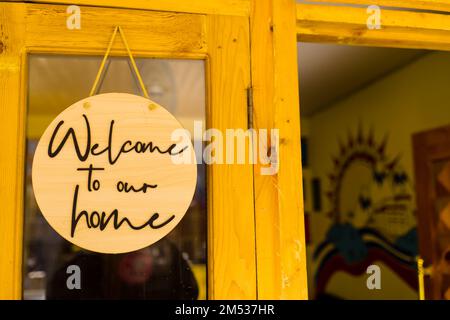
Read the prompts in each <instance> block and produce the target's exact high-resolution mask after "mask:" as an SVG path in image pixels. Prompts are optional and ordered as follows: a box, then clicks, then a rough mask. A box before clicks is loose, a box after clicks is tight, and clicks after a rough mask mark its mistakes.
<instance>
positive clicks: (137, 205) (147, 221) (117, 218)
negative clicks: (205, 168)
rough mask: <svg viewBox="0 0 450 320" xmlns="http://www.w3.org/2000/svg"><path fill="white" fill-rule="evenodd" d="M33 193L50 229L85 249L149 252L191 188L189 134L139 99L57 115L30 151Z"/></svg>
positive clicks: (126, 97)
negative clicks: (34, 148) (31, 154)
mask: <svg viewBox="0 0 450 320" xmlns="http://www.w3.org/2000/svg"><path fill="white" fill-rule="evenodd" d="M32 179H33V190H34V194H35V197H36V201H37V203H38V205H39V208H40V209H41V211H42V214H43V215H44V217H45V219H46V220H47V221H48V223H49V224H50V225H51V226H52V227H53V228H54V229H55V230H56V232H58V233H59V234H60V235H61V236H63V237H64V238H65V239H66V240H68V241H70V242H72V243H74V244H75V245H77V246H79V247H82V248H84V249H87V250H91V251H96V252H102V253H123V252H130V251H134V250H138V249H141V248H143V247H146V246H149V245H151V244H153V243H155V242H156V241H158V240H159V239H161V238H162V237H164V236H165V235H167V234H168V233H169V232H170V231H171V230H172V229H173V228H174V227H175V226H176V225H177V224H178V223H179V222H180V220H181V219H182V218H183V216H184V214H185V213H186V211H187V209H188V208H189V205H190V203H191V201H192V197H193V195H194V191H195V186H196V182H197V167H196V162H195V153H194V148H193V146H192V143H191V140H190V135H189V133H188V132H187V131H186V130H184V129H183V128H182V127H181V125H180V123H179V122H178V121H177V120H176V119H175V118H174V117H173V116H172V115H171V114H170V113H169V112H168V111H167V110H166V109H164V108H163V107H161V106H160V105H158V104H156V103H154V102H152V101H150V100H148V99H146V98H143V97H139V96H135V95H131V94H124V93H108V94H101V95H97V96H92V97H89V98H86V99H84V100H81V101H79V102H77V103H75V104H73V105H72V106H70V107H69V108H67V109H66V110H64V111H63V112H62V113H61V114H59V115H58V116H57V117H56V118H55V119H54V120H53V122H52V123H51V124H50V126H49V127H48V128H47V129H46V130H45V132H44V134H43V136H42V137H41V139H40V141H39V144H38V146H37V148H36V153H35V155H34V159H33V169H32Z"/></svg>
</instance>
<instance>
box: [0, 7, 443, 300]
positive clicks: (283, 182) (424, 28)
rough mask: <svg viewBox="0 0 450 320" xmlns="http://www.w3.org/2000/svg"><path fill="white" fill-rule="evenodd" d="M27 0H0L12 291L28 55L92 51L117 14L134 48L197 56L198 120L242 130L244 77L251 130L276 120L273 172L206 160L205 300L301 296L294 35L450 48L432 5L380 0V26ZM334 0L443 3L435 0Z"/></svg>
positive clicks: (343, 17)
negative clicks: (203, 86)
mask: <svg viewBox="0 0 450 320" xmlns="http://www.w3.org/2000/svg"><path fill="white" fill-rule="evenodd" d="M15 2H17V3H15ZM28 2H29V3H21V2H20V1H8V2H7V3H5V2H0V24H1V26H2V30H3V32H2V33H0V71H1V72H0V88H1V89H0V119H1V120H2V134H1V135H0V146H1V149H2V152H1V153H0V203H2V211H1V213H0V244H1V245H0V249H1V252H0V298H10V299H11V298H16V299H17V298H20V297H21V277H22V229H23V174H24V169H23V168H24V156H25V154H24V151H25V121H26V117H25V114H26V95H25V92H26V90H27V88H26V85H27V81H26V80H27V79H26V74H27V55H28V54H29V53H38V52H39V53H56V54H96V55H101V54H102V53H103V50H104V47H105V46H104V44H105V43H107V38H108V36H109V32H108V31H109V30H110V29H111V28H112V27H113V26H114V25H116V24H118V23H121V24H123V26H124V27H125V26H126V27H127V28H131V29H132V30H134V32H129V33H128V34H127V36H128V37H129V38H130V39H129V42H130V43H132V44H133V51H134V52H135V53H136V56H141V57H165V58H191V59H204V60H205V61H206V64H207V78H208V104H207V105H208V107H207V109H208V110H207V114H208V123H207V125H208V126H209V127H215V128H219V129H226V128H237V127H240V128H244V129H245V128H247V110H246V108H247V107H246V104H247V102H246V99H247V97H246V93H245V92H246V89H247V88H248V87H250V86H252V88H253V126H254V128H256V129H258V128H263V129H272V128H275V129H279V130H280V148H279V150H278V152H279V154H278V157H276V158H278V163H277V165H278V168H279V171H278V173H277V174H276V175H273V176H263V175H261V174H260V168H259V166H258V165H256V166H254V167H253V170H252V168H251V167H250V166H241V167H236V166H227V167H225V166H224V167H221V166H212V167H211V168H210V169H209V170H210V171H209V173H210V174H209V180H208V194H209V195H210V199H212V201H210V202H209V207H208V214H209V218H210V219H209V220H208V221H209V226H208V230H209V234H208V241H209V252H208V263H209V267H208V271H209V277H208V282H209V298H212V299H219V298H224V299H226V298H242V299H254V298H259V299H306V298H307V280H306V279H307V277H306V257H305V241H304V240H305V239H304V221H303V198H302V196H301V195H302V172H301V154H300V115H299V99H298V94H299V93H298V78H297V77H298V75H297V50H296V40H297V41H312V42H328V43H344V44H351V45H372V46H387V47H405V48H425V49H437V50H450V21H449V19H448V15H444V14H439V13H430V12H426V13H419V12H411V11H401V10H400V11H399V10H397V11H394V10H388V9H382V16H381V21H382V23H381V29H380V30H368V29H367V25H366V21H367V12H366V8H365V7H359V8H358V7H351V8H350V7H338V6H333V5H323V4H321V5H315V4H296V3H295V0H191V1H188V2H186V1H183V0H136V1H123V0H71V1H70V2H69V1H58V0H35V1H28ZM316 2H323V1H322V0H316ZM327 2H328V1H327ZM339 2H342V3H349V4H359V5H361V6H363V5H370V4H375V5H380V6H383V5H393V6H397V7H401V8H415V9H419V10H423V9H426V10H434V11H445V12H450V5H449V4H448V2H447V0H371V1H370V3H367V1H366V0H341V1H339ZM41 3H42V4H41ZM58 4H59V5H58ZM61 4H77V5H80V6H86V7H83V8H84V9H85V12H86V13H87V16H86V17H87V18H88V19H87V21H86V20H85V21H84V23H85V25H84V28H85V30H80V32H78V33H71V34H70V36H67V32H68V31H67V30H66V29H65V10H64V9H65V6H62V5H61ZM128 9H140V10H128ZM119 10H120V15H119V14H118V13H119ZM163 12H165V13H163ZM86 17H85V18H86ZM86 23H87V24H86ZM91 28H94V30H96V32H95V34H94V33H90V32H89V31H88V30H90V29H91ZM143 28H144V29H145V36H144V35H143V34H142V33H141V32H142V31H140V30H142V29H143ZM154 30H158V32H157V33H156V32H154ZM161 30H166V31H167V32H166V33H165V35H164V36H161V32H160V31H161ZM119 45H120V44H119ZM114 54H115V55H125V51H124V48H123V47H120V46H119V47H115V49H114ZM230 66H233V68H232V69H231V71H230ZM300 81H301V79H300ZM227 84H228V85H227ZM231 115H232V116H231ZM252 183H253V185H252ZM253 189H254V191H253ZM243 198H244V199H245V200H244V201H243V200H242V199H243ZM230 199H239V201H236V202H234V201H230ZM225 244H226V245H225Z"/></svg>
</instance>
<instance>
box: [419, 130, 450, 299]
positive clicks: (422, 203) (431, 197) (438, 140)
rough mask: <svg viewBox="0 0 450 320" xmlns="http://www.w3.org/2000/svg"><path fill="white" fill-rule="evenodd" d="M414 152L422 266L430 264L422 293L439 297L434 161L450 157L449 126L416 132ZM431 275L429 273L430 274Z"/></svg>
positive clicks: (440, 295) (439, 276) (439, 277)
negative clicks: (449, 147)
mask: <svg viewBox="0 0 450 320" xmlns="http://www.w3.org/2000/svg"><path fill="white" fill-rule="evenodd" d="M412 144H413V153H414V173H415V177H416V181H421V182H422V183H421V184H417V183H416V199H417V211H418V212H417V218H418V221H421V222H422V224H418V226H417V227H418V233H419V240H420V241H419V249H420V253H421V257H422V258H423V259H424V263H425V267H429V266H432V269H431V272H436V271H437V274H433V273H432V274H428V275H426V277H425V297H426V298H428V299H435V300H439V299H441V298H442V294H441V292H440V289H441V284H440V282H441V275H440V274H439V265H438V261H439V260H440V257H439V256H438V255H437V253H438V248H437V247H438V245H437V243H436V239H437V233H438V230H436V222H437V221H436V220H437V217H436V212H435V211H436V208H435V201H436V191H435V189H436V186H435V185H433V182H434V181H433V180H434V179H433V172H432V165H433V162H436V161H440V160H444V159H448V158H450V151H449V149H448V145H449V144H450V127H449V126H444V127H439V128H434V129H431V130H427V131H422V132H418V133H415V134H414V135H413V137H412ZM429 276H431V277H429Z"/></svg>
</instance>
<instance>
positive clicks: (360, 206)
mask: <svg viewBox="0 0 450 320" xmlns="http://www.w3.org/2000/svg"><path fill="white" fill-rule="evenodd" d="M387 143H388V136H387V135H386V136H385V138H384V139H382V141H381V142H376V141H375V139H374V133H373V130H370V131H369V132H368V133H367V134H366V135H364V132H363V129H362V128H361V126H360V127H359V129H358V130H357V134H356V135H353V134H349V135H348V139H347V141H346V142H345V143H343V142H340V143H339V153H338V154H335V155H334V156H332V167H333V170H332V172H331V173H330V174H329V175H328V179H329V186H330V188H329V190H328V192H327V193H326V196H327V199H328V200H329V202H330V210H329V212H328V213H327V215H328V217H329V218H330V219H331V221H332V224H331V227H330V228H329V230H328V232H327V234H326V238H325V241H323V242H322V243H320V244H319V245H318V246H317V247H316V250H315V252H314V259H315V260H316V265H317V266H318V267H317V269H316V270H317V271H316V274H315V278H316V279H315V280H316V296H317V297H320V296H321V295H323V294H326V288H327V285H328V282H329V280H330V279H331V278H332V276H333V274H334V273H336V272H344V273H348V274H349V275H352V276H355V277H358V276H361V275H363V274H365V273H366V269H367V267H368V266H369V265H371V264H376V263H377V262H379V263H382V264H383V265H385V266H386V267H387V268H389V269H390V270H389V271H392V272H393V273H394V274H396V275H397V276H398V277H399V278H400V279H401V280H402V281H404V282H405V283H406V284H407V285H409V286H410V287H411V288H412V289H414V288H416V286H417V280H416V270H415V256H416V255H417V236H416V219H415V205H414V203H415V202H414V198H413V194H414V191H413V190H414V189H413V185H412V182H411V179H410V177H409V176H408V174H407V173H406V172H405V170H404V169H403V167H402V164H401V157H400V156H398V155H396V156H393V157H391V156H390V155H388V154H387V153H386V146H387Z"/></svg>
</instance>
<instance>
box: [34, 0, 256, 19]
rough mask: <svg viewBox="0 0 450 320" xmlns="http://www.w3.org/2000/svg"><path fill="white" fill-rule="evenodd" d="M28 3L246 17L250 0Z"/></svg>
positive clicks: (53, 0)
mask: <svg viewBox="0 0 450 320" xmlns="http://www.w3.org/2000/svg"><path fill="white" fill-rule="evenodd" d="M28 2H37V3H39V2H40V3H53V4H66V5H83V6H97V7H114V8H128V9H143V10H157V11H173V12H189V13H203V14H215V15H233V16H248V14H249V11H250V9H249V8H250V0H181V1H180V0H71V1H64V0H62V1H61V0H31V1H28Z"/></svg>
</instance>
